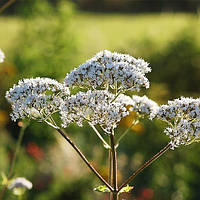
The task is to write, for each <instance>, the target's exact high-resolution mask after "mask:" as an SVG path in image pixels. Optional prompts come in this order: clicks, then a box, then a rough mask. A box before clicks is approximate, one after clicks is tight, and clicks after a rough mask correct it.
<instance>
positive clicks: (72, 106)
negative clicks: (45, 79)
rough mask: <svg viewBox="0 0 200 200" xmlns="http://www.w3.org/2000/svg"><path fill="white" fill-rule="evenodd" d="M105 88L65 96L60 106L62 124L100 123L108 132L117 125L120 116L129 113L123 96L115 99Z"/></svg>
mask: <svg viewBox="0 0 200 200" xmlns="http://www.w3.org/2000/svg"><path fill="white" fill-rule="evenodd" d="M114 98H115V95H113V94H111V93H109V92H108V91H107V90H95V91H91V90H88V91H87V92H79V93H77V94H76V95H71V96H69V97H67V98H66V99H65V100H64V101H63V103H62V104H61V107H60V114H61V118H62V121H63V126H64V127H66V126H67V125H68V124H70V123H73V122H75V123H77V124H78V125H79V126H82V124H83V122H84V121H87V122H89V123H91V124H92V125H97V124H98V125H100V126H101V128H102V129H103V130H104V131H105V132H106V133H108V134H110V133H111V131H112V130H113V129H114V128H116V127H117V124H118V122H119V121H120V120H121V118H123V117H125V116H126V115H128V114H129V111H128V110H127V108H126V103H125V102H124V98H120V97H119V98H117V99H115V100H114Z"/></svg>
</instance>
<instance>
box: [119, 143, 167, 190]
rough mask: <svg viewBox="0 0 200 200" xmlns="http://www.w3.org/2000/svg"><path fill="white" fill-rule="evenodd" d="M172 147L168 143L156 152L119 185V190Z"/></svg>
mask: <svg viewBox="0 0 200 200" xmlns="http://www.w3.org/2000/svg"><path fill="white" fill-rule="evenodd" d="M170 148H171V144H170V143H169V144H167V145H166V146H165V147H164V148H163V149H161V150H160V151H159V152H158V153H157V154H155V155H154V156H153V157H152V158H151V159H149V160H148V161H147V162H145V163H144V164H143V165H142V166H141V167H139V168H138V169H137V170H136V171H135V172H134V173H133V174H132V175H131V176H130V177H129V178H128V179H127V180H126V181H124V183H122V185H121V186H120V187H119V191H120V190H121V189H122V188H123V187H125V186H126V185H127V184H128V183H129V182H130V181H132V180H133V179H134V178H135V177H136V176H137V175H138V174H139V173H140V172H142V171H143V170H144V169H145V168H147V167H148V166H149V165H151V164H152V163H153V162H154V161H155V160H156V159H158V158H159V157H160V156H161V155H163V154H164V153H165V152H166V151H167V150H169V149H170Z"/></svg>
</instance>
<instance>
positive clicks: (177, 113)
mask: <svg viewBox="0 0 200 200" xmlns="http://www.w3.org/2000/svg"><path fill="white" fill-rule="evenodd" d="M157 117H158V118H160V119H161V120H164V121H166V122H167V123H168V124H169V126H168V127H167V128H166V129H165V130H164V132H165V133H166V135H168V136H169V137H170V139H171V145H172V149H174V148H175V147H178V146H180V145H188V144H191V143H192V142H198V141H199V139H200V99H199V98H198V99H193V98H185V97H181V98H179V99H175V100H173V101H168V104H167V105H162V106H161V107H160V108H159V111H158V113H157Z"/></svg>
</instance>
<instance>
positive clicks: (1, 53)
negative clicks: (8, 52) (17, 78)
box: [0, 49, 5, 63]
mask: <svg viewBox="0 0 200 200" xmlns="http://www.w3.org/2000/svg"><path fill="white" fill-rule="evenodd" d="M4 59H5V55H4V53H3V51H2V50H1V49H0V63H2V62H3V61H4Z"/></svg>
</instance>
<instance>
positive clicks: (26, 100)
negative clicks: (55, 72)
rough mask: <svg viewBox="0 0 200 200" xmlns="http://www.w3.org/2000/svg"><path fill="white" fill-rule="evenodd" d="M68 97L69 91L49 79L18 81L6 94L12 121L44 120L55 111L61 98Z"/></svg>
mask: <svg viewBox="0 0 200 200" xmlns="http://www.w3.org/2000/svg"><path fill="white" fill-rule="evenodd" d="M65 95H69V89H68V88H67V87H64V85H63V84H61V83H59V82H57V81H56V80H53V79H50V78H39V77H38V78H30V79H24V80H20V81H19V82H18V85H14V86H13V88H11V89H10V90H9V91H7V92H6V98H7V100H8V101H9V102H10V103H11V105H12V110H13V111H12V113H11V117H12V120H14V121H16V120H17V119H24V118H25V117H28V118H31V119H37V118H40V119H44V118H46V117H47V116H48V115H50V114H52V113H53V112H55V111H57V110H58V108H59V106H60V100H61V97H62V96H65Z"/></svg>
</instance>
